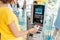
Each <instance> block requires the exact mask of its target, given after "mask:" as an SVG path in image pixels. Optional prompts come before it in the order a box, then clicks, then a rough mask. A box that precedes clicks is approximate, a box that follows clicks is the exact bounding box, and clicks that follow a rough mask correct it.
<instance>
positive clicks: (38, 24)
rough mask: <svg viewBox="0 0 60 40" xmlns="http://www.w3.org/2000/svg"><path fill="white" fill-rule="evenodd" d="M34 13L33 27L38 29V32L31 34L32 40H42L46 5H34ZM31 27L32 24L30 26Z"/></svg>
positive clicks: (32, 15) (32, 17) (32, 16)
mask: <svg viewBox="0 0 60 40" xmlns="http://www.w3.org/2000/svg"><path fill="white" fill-rule="evenodd" d="M31 11H32V14H31V24H32V25H33V26H32V27H33V28H36V29H38V32H36V33H35V34H30V36H32V37H31V38H30V37H29V38H30V40H31V39H32V40H42V39H43V38H42V29H43V21H44V11H45V5H38V4H36V5H32V10H31ZM29 27H31V26H29Z"/></svg>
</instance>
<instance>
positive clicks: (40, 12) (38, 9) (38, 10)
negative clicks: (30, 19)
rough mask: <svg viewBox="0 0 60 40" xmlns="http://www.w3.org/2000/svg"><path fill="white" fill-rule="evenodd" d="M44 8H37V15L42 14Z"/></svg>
mask: <svg viewBox="0 0 60 40" xmlns="http://www.w3.org/2000/svg"><path fill="white" fill-rule="evenodd" d="M42 10H43V9H42V7H38V8H35V14H42Z"/></svg>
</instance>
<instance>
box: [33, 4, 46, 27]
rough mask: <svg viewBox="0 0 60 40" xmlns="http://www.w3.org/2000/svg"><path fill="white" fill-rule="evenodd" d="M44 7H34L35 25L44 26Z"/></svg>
mask: <svg viewBox="0 0 60 40" xmlns="http://www.w3.org/2000/svg"><path fill="white" fill-rule="evenodd" d="M44 10H45V6H44V5H33V15H32V22H33V24H35V25H39V26H43V21H44Z"/></svg>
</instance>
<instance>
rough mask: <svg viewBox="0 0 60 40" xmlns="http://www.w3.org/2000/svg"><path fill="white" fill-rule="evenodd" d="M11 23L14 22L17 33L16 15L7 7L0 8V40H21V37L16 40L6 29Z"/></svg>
mask: <svg viewBox="0 0 60 40" xmlns="http://www.w3.org/2000/svg"><path fill="white" fill-rule="evenodd" d="M12 21H15V23H16V25H17V28H18V31H21V30H20V29H19V25H18V20H17V17H16V15H15V14H14V13H13V12H12V11H11V10H10V9H9V8H8V7H0V33H1V40H22V37H19V38H16V37H15V36H14V35H13V33H12V32H11V30H10V29H9V27H8V24H10V23H11V22H12Z"/></svg>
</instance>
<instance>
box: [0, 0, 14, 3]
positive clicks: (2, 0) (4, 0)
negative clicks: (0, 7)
mask: <svg viewBox="0 0 60 40" xmlns="http://www.w3.org/2000/svg"><path fill="white" fill-rule="evenodd" d="M0 1H1V2H3V3H11V2H12V1H13V0H0Z"/></svg>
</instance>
